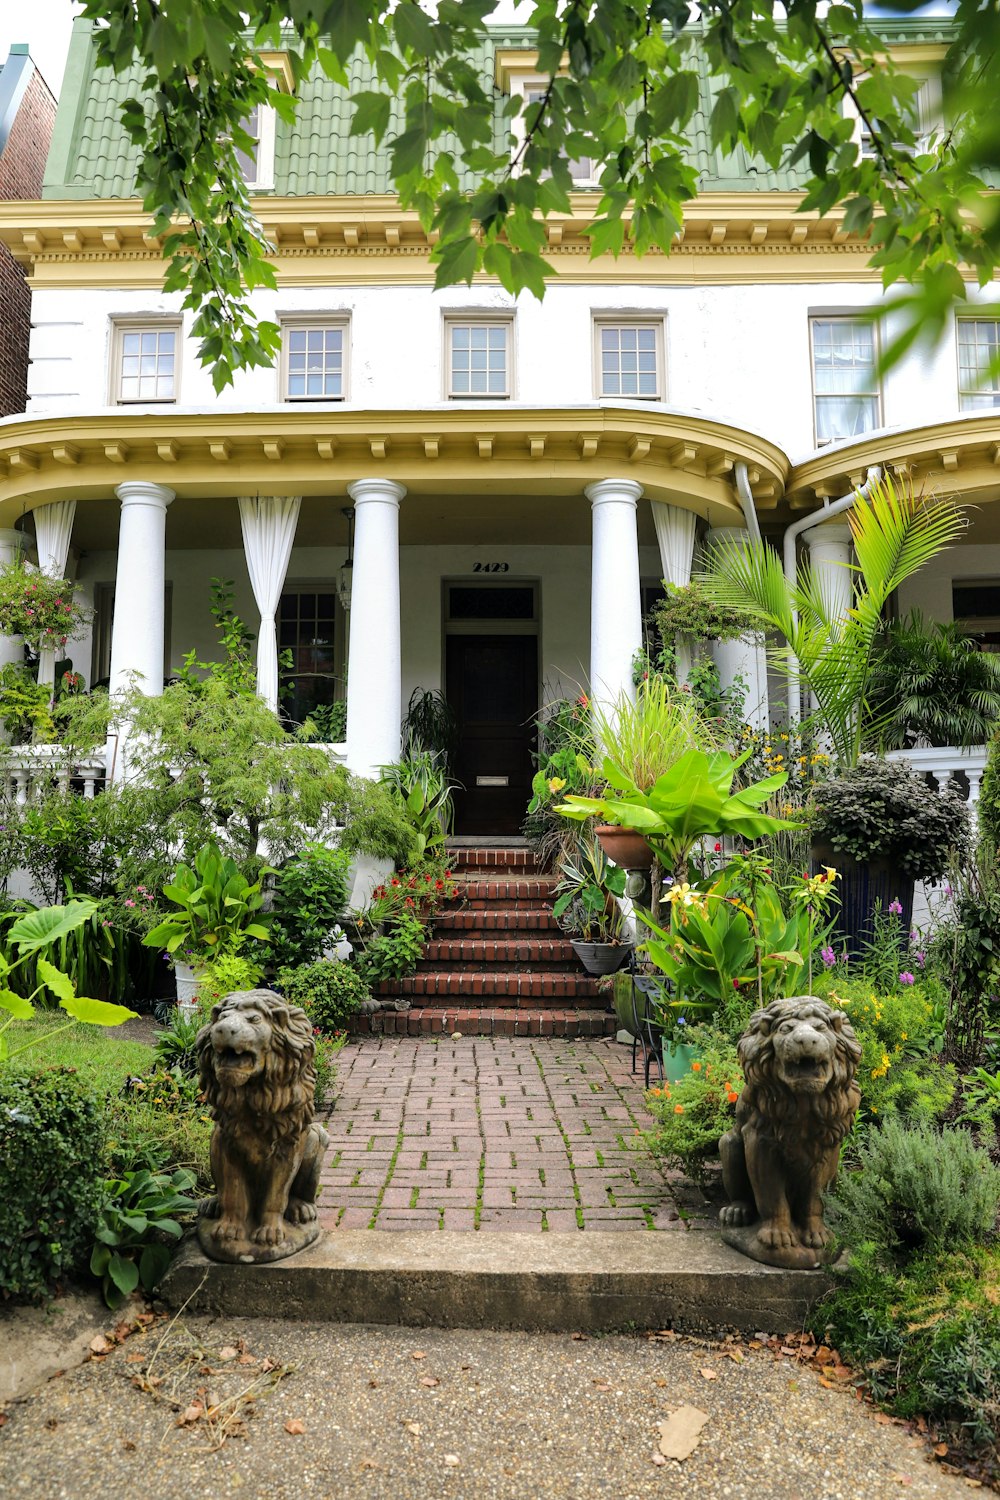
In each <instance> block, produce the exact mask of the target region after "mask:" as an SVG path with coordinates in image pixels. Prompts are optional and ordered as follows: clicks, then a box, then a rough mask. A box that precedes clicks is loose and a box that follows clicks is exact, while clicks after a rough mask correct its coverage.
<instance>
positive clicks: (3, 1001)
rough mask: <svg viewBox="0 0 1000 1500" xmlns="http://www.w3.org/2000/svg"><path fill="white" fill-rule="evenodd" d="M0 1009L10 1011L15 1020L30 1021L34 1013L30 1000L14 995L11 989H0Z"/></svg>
mask: <svg viewBox="0 0 1000 1500" xmlns="http://www.w3.org/2000/svg"><path fill="white" fill-rule="evenodd" d="M0 1010H7V1011H10V1013H11V1015H12V1016H13V1017H14V1019H15V1021H30V1020H31V1017H32V1016H33V1015H34V1014H35V1007H34V1006H33V1005H32V1003H31V1001H30V1000H26V999H25V997H24V996H23V995H15V994H14V991H13V990H0Z"/></svg>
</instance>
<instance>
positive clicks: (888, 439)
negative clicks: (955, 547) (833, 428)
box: [787, 411, 1000, 510]
mask: <svg viewBox="0 0 1000 1500" xmlns="http://www.w3.org/2000/svg"><path fill="white" fill-rule="evenodd" d="M998 431H1000V429H998V426H997V413H996V412H993V411H987V412H979V413H975V414H970V415H969V416H965V417H953V418H951V419H950V420H949V421H946V422H935V423H933V424H931V425H929V426H925V427H917V428H911V429H909V430H907V431H905V432H878V433H872V434H869V435H868V436H866V437H864V438H861V439H860V440H859V441H857V442H855V443H851V444H849V445H847V446H838V447H837V448H824V449H822V450H821V451H820V452H819V453H818V454H817V455H816V457H815V458H810V459H807V460H806V461H805V462H804V463H800V464H797V465H796V466H795V469H794V470H793V472H792V473H791V475H790V476H789V480H788V487H787V499H788V502H789V504H790V505H791V507H792V509H793V510H810V509H811V508H812V507H813V506H814V505H817V504H822V502H823V501H824V500H831V499H837V498H839V497H840V496H841V495H846V494H848V493H849V492H850V490H851V489H852V487H854V486H856V485H858V484H861V483H863V482H864V478H865V475H866V474H867V471H868V469H869V468H870V467H871V466H872V465H873V464H881V465H882V466H883V467H884V468H887V469H888V470H889V472H890V473H897V474H906V475H908V476H910V477H912V479H913V480H914V482H915V484H916V486H917V488H918V489H921V490H924V491H926V492H927V493H928V494H941V495H956V496H960V497H962V498H963V499H968V500H975V499H977V498H978V499H984V500H985V499H993V498H995V497H996V495H997V493H998V491H1000V441H998Z"/></svg>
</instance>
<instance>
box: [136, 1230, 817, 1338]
mask: <svg viewBox="0 0 1000 1500" xmlns="http://www.w3.org/2000/svg"><path fill="white" fill-rule="evenodd" d="M832 1283H833V1278H832V1276H831V1275H830V1274H829V1273H828V1272H825V1271H782V1270H778V1269H776V1268H775V1267H773V1266H762V1265H758V1263H757V1262H756V1261H753V1260H748V1259H747V1257H746V1256H743V1255H740V1254H739V1252H738V1251H736V1250H733V1249H731V1248H730V1247H729V1246H728V1245H723V1244H722V1242H721V1241H720V1240H719V1238H718V1236H717V1234H715V1233H714V1232H713V1231H711V1230H707V1229H704V1230H703V1229H694V1230H683V1229H676V1230H666V1231H662V1232H660V1233H650V1232H648V1231H642V1230H636V1231H632V1230H628V1231H625V1232H618V1233H608V1232H601V1231H599V1230H586V1231H584V1232H583V1233H579V1232H576V1233H573V1232H568V1231H567V1232H552V1233H549V1234H516V1233H507V1232H498V1233H496V1234H492V1233H491V1234H482V1233H480V1234H476V1233H468V1232H467V1233H462V1232H456V1231H453V1230H441V1231H437V1232H435V1231H433V1230H423V1231H421V1230H401V1231H400V1230H397V1231H395V1232H393V1233H387V1232H385V1231H384V1230H383V1231H380V1230H378V1229H340V1230H333V1231H330V1232H328V1233H327V1234H326V1235H324V1236H323V1237H322V1238H321V1239H319V1240H318V1241H317V1242H316V1244H315V1245H311V1246H309V1248H308V1249H306V1250H303V1251H302V1252H301V1253H300V1254H299V1255H294V1256H292V1257H290V1258H289V1259H288V1260H279V1261H273V1262H272V1263H271V1264H269V1265H221V1264H219V1263H218V1262H216V1261H210V1260H208V1258H207V1257H206V1256H205V1255H204V1253H203V1252H202V1250H201V1249H200V1247H199V1246H198V1243H197V1241H196V1240H195V1239H194V1238H193V1237H189V1238H188V1239H187V1240H186V1241H185V1243H184V1244H183V1245H182V1247H181V1250H180V1252H179V1254H178V1255H177V1257H176V1258H175V1260H174V1261H173V1264H172V1265H171V1267H170V1269H169V1271H168V1272H167V1274H166V1276H165V1277H164V1278H163V1281H162V1282H161V1283H160V1286H159V1288H158V1290H157V1296H158V1297H161V1298H162V1299H163V1301H164V1302H166V1303H167V1305H168V1306H169V1307H174V1308H180V1307H185V1308H186V1309H187V1310H189V1311H190V1312H192V1313H220V1314H223V1315H226V1316H233V1317H241V1318H261V1317H281V1318H298V1319H302V1320H305V1321H311V1322H314V1323H315V1322H335V1323H372V1322H378V1323H387V1324H395V1325H396V1326H404V1327H411V1328H428V1327H430V1328H521V1329H531V1330H535V1331H546V1332H550V1333H566V1332H576V1331H577V1330H581V1329H582V1330H585V1331H586V1332H596V1331H597V1330H602V1331H610V1330H614V1329H629V1330H634V1329H648V1328H654V1329H658V1328H669V1327H673V1328H678V1329H691V1330H695V1331H703V1332H704V1331H709V1330H714V1329H724V1328H741V1329H745V1330H747V1331H749V1332H757V1331H761V1332H765V1333H787V1332H788V1331H789V1330H790V1329H793V1328H801V1327H802V1325H803V1323H804V1322H805V1321H806V1319H807V1317H808V1316H809V1313H810V1312H811V1310H812V1309H813V1308H814V1307H815V1305H816V1303H817V1302H818V1301H819V1299H820V1298H821V1297H823V1296H825V1295H826V1294H827V1292H829V1290H830V1288H831V1286H832Z"/></svg>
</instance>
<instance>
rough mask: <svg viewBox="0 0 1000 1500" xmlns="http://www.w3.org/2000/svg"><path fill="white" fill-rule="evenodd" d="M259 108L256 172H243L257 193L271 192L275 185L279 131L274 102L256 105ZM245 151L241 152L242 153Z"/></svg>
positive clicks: (254, 159) (247, 183)
mask: <svg viewBox="0 0 1000 1500" xmlns="http://www.w3.org/2000/svg"><path fill="white" fill-rule="evenodd" d="M255 108H256V110H257V136H256V140H257V150H256V152H255V153H254V156H253V163H254V169H255V170H254V174H253V176H252V177H250V176H248V175H247V173H246V172H244V174H243V181H244V182H245V183H246V185H247V187H248V188H250V189H251V190H252V191H253V192H255V193H264V192H269V191H270V190H271V189H273V187H274V146H275V137H276V133H277V115H276V113H275V109H274V105H273V104H258V105H255ZM242 154H243V153H240V155H242ZM237 159H239V158H237Z"/></svg>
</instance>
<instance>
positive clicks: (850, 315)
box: [809, 308, 883, 448]
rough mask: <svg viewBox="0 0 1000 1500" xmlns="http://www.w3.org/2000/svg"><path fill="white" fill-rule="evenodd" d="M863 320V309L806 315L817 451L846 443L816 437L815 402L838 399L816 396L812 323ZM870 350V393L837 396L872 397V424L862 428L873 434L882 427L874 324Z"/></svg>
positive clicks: (877, 352) (836, 439)
mask: <svg viewBox="0 0 1000 1500" xmlns="http://www.w3.org/2000/svg"><path fill="white" fill-rule="evenodd" d="M865 321H867V320H866V318H865V316H864V309H861V308H858V309H856V310H854V311H850V310H847V311H838V312H822V311H817V312H810V313H809V383H810V387H811V390H812V412H813V437H814V439H815V442H816V446H817V448H825V447H826V446H827V444H829V443H833V442H842V441H846V439H841V438H821V437H820V435H819V402H820V401H828V400H835V399H838V398H837V397H835V396H834V395H833V393H831V392H824V393H820V392H818V391H817V390H816V347H815V331H816V324H817V323H859V322H865ZM872 350H873V362H872V382H873V388H872V390H870V391H852V392H846V391H845V392H843V393H842V397H841V399H850V397H851V396H852V395H854V396H866V397H869V398H872V397H873V398H874V401H875V425H874V427H869V428H866V429H865V431H866V432H874V431H876V430H877V429H878V428H879V427H881V426H882V420H883V418H882V385H881V382H880V381H879V378H878V375H877V374H876V373H875V372H876V371H877V369H878V359H879V345H878V327H877V325H876V324H874V323H872ZM854 436H860V434H854Z"/></svg>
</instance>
